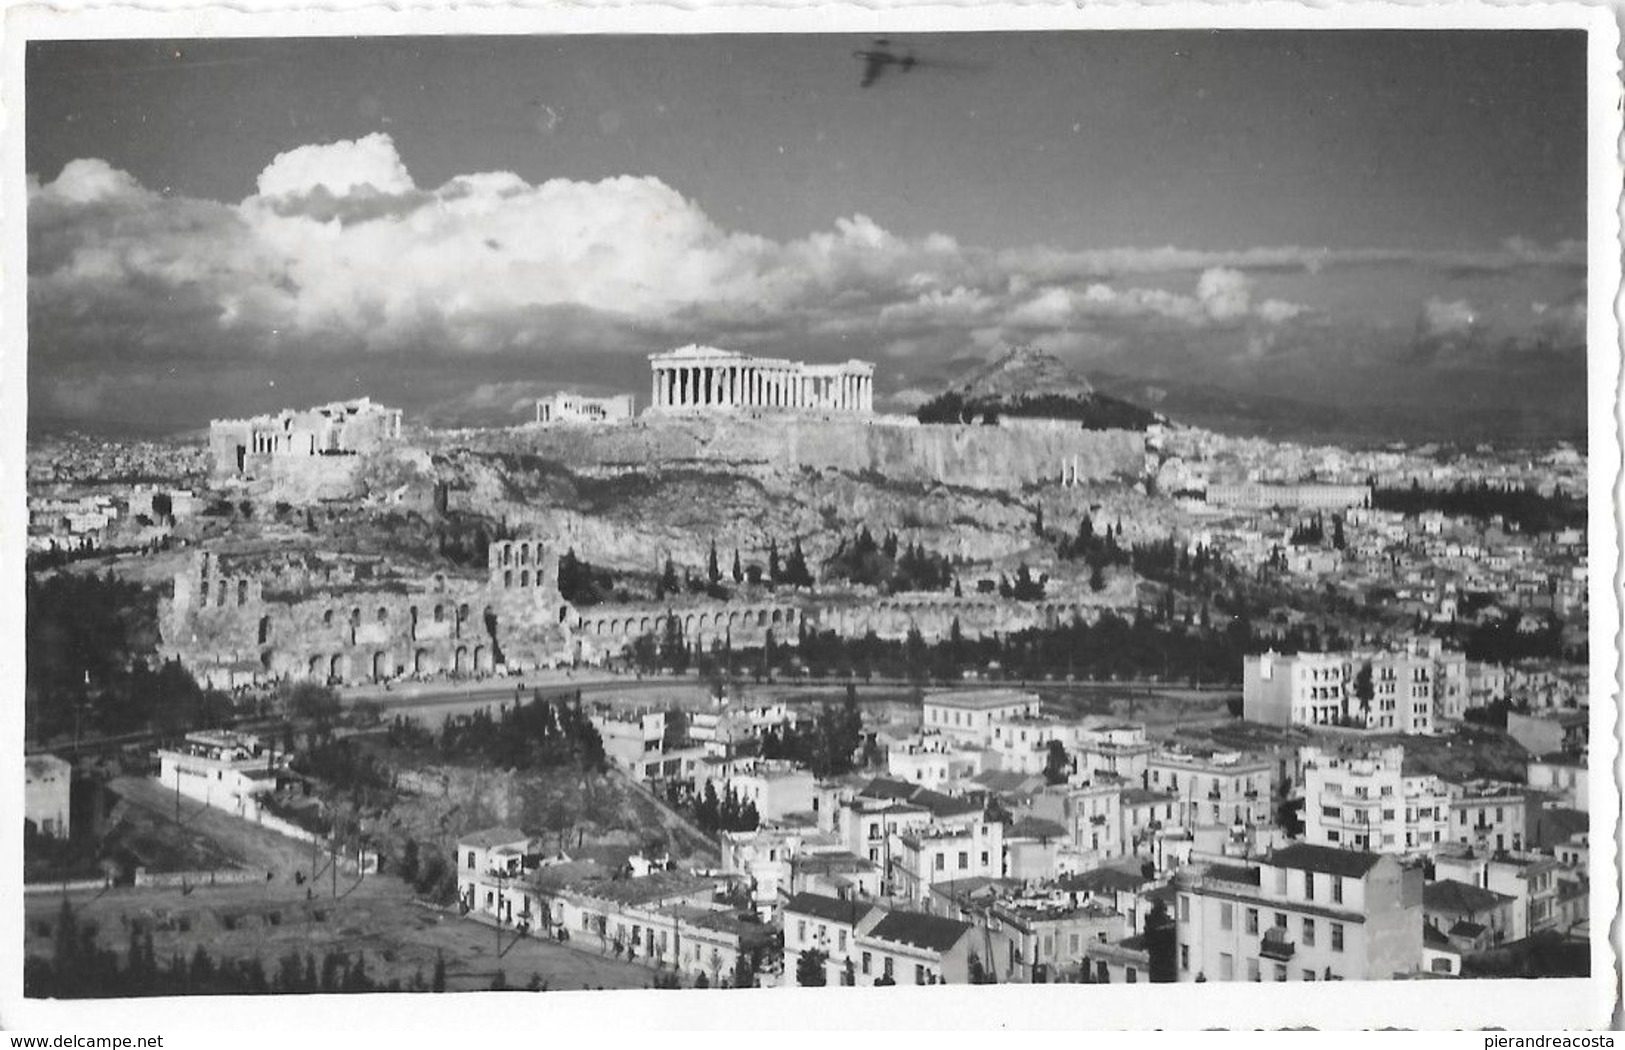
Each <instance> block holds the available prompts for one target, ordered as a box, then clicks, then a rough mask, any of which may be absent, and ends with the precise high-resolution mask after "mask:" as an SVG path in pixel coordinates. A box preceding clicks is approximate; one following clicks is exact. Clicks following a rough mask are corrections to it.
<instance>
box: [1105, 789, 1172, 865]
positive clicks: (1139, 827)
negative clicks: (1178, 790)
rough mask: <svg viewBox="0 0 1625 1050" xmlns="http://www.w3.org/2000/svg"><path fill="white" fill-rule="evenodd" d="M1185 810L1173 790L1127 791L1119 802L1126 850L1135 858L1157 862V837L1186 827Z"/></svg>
mask: <svg viewBox="0 0 1625 1050" xmlns="http://www.w3.org/2000/svg"><path fill="white" fill-rule="evenodd" d="M1184 808H1185V807H1184V806H1182V805H1181V800H1180V797H1179V796H1178V795H1177V794H1175V793H1174V792H1172V791H1147V790H1146V789H1144V788H1127V787H1126V788H1124V789H1123V792H1122V795H1121V796H1120V801H1119V809H1120V812H1121V814H1122V821H1123V826H1122V830H1121V831H1120V833H1119V835H1120V839H1121V841H1122V843H1123V848H1124V850H1125V851H1126V852H1128V853H1129V854H1132V855H1133V856H1149V857H1152V858H1153V859H1155V858H1156V853H1157V851H1156V842H1157V837H1158V835H1159V834H1160V833H1162V832H1164V831H1169V830H1172V829H1173V828H1178V827H1182V826H1183V825H1182V824H1181V821H1182V820H1183V818H1184Z"/></svg>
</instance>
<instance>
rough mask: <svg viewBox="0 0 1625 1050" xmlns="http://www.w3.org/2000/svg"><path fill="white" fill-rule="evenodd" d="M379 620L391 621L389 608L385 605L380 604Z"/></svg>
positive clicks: (383, 621)
mask: <svg viewBox="0 0 1625 1050" xmlns="http://www.w3.org/2000/svg"><path fill="white" fill-rule="evenodd" d="M378 622H379V623H388V622H389V609H388V608H386V607H385V606H382V605H380V606H379V607H378Z"/></svg>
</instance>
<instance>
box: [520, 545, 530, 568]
mask: <svg viewBox="0 0 1625 1050" xmlns="http://www.w3.org/2000/svg"><path fill="white" fill-rule="evenodd" d="M519 564H521V565H529V564H530V544H528V543H521V544H520V545H519Z"/></svg>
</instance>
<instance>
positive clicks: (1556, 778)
mask: <svg viewBox="0 0 1625 1050" xmlns="http://www.w3.org/2000/svg"><path fill="white" fill-rule="evenodd" d="M1526 779H1527V781H1528V783H1529V786H1530V788H1532V789H1534V790H1535V791H1540V792H1543V793H1546V794H1550V795H1552V796H1555V798H1556V800H1557V801H1559V802H1561V803H1562V804H1563V805H1565V806H1568V807H1569V808H1571V809H1577V810H1579V811H1580V812H1582V813H1586V812H1589V811H1590V809H1591V790H1590V786H1589V780H1588V779H1587V777H1586V759H1585V757H1584V756H1582V755H1574V754H1569V753H1567V752H1563V751H1553V752H1550V753H1549V754H1544V755H1537V756H1536V757H1534V758H1531V759H1530V760H1529V768H1528V773H1527V774H1526Z"/></svg>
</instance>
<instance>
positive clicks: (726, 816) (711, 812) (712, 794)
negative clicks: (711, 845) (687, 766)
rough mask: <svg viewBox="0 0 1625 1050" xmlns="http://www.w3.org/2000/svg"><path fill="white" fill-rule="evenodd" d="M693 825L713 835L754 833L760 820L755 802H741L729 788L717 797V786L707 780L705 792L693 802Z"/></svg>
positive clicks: (748, 800) (747, 800)
mask: <svg viewBox="0 0 1625 1050" xmlns="http://www.w3.org/2000/svg"><path fill="white" fill-rule="evenodd" d="M694 823H696V824H698V825H699V826H700V829H701V830H702V831H704V832H706V833H707V834H711V835H714V834H716V833H717V832H719V831H755V830H756V829H757V828H758V827H760V826H761V823H762V819H761V815H760V814H758V813H757V812H756V803H755V802H752V801H751V800H750V799H745V800H744V801H743V802H741V801H740V798H739V796H738V795H737V794H736V793H735V792H734V789H733V788H732V787H731V786H730V787H729V788H728V789H727V791H725V792H724V793H723V794H722V795H721V797H718V795H717V786H716V785H715V784H713V783H712V782H711V781H709V780H707V781H706V782H705V790H703V791H701V792H700V794H699V796H698V797H697V798H696V799H695V800H694Z"/></svg>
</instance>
